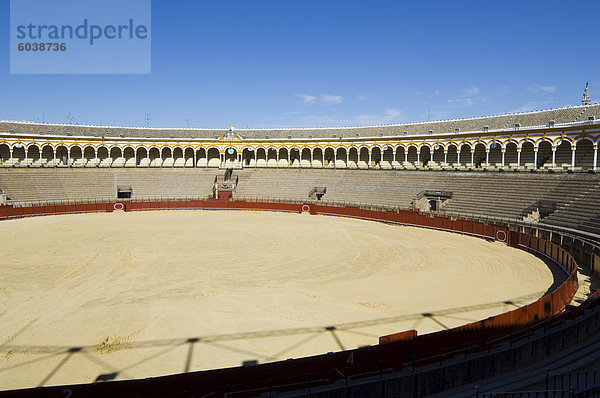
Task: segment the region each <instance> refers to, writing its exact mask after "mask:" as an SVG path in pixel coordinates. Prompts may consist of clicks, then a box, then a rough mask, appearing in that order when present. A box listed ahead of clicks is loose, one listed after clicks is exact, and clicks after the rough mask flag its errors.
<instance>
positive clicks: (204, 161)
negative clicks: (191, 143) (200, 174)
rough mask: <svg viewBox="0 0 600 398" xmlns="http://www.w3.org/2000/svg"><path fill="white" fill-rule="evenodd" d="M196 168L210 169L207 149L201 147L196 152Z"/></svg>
mask: <svg viewBox="0 0 600 398" xmlns="http://www.w3.org/2000/svg"><path fill="white" fill-rule="evenodd" d="M196 167H208V157H207V156H206V148H202V147H200V148H198V149H197V150H196Z"/></svg>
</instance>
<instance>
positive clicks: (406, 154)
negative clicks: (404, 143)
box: [404, 149, 408, 164]
mask: <svg viewBox="0 0 600 398" xmlns="http://www.w3.org/2000/svg"><path fill="white" fill-rule="evenodd" d="M406 163H408V151H407V150H406V149H405V150H404V164H406Z"/></svg>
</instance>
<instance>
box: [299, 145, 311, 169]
mask: <svg viewBox="0 0 600 398" xmlns="http://www.w3.org/2000/svg"><path fill="white" fill-rule="evenodd" d="M311 157H312V153H311V150H310V148H302V151H301V152H300V167H311V165H312V163H311Z"/></svg>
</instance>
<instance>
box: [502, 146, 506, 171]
mask: <svg viewBox="0 0 600 398" xmlns="http://www.w3.org/2000/svg"><path fill="white" fill-rule="evenodd" d="M505 155H506V149H505V148H502V168H504V165H505V163H504V158H505Z"/></svg>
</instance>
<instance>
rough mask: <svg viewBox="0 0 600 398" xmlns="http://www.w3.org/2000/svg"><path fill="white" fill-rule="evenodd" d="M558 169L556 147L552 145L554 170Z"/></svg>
mask: <svg viewBox="0 0 600 398" xmlns="http://www.w3.org/2000/svg"><path fill="white" fill-rule="evenodd" d="M554 169H556V147H554V146H553V147H552V170H554Z"/></svg>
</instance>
